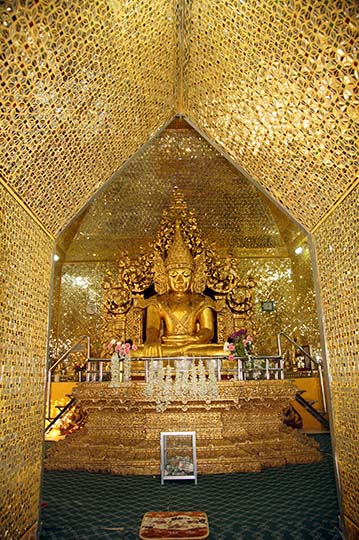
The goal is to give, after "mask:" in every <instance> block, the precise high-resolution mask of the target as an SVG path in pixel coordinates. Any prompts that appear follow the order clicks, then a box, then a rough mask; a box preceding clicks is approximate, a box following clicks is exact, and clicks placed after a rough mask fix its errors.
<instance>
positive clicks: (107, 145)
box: [0, 0, 177, 233]
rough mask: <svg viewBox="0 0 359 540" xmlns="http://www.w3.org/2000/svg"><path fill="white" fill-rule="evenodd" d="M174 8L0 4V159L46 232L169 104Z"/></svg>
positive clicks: (167, 113) (166, 114)
mask: <svg viewBox="0 0 359 540" xmlns="http://www.w3.org/2000/svg"><path fill="white" fill-rule="evenodd" d="M175 15H176V12H175V6H174V3H173V2H168V0H156V1H151V2H117V1H115V0H108V1H107V0H100V1H98V2H93V0H75V1H73V2H71V5H69V4H68V2H66V1H65V0H61V1H59V0H50V1H48V2H26V3H24V2H21V3H20V2H13V1H12V0H5V2H3V3H2V4H1V7H0V18H1V25H2V37H1V49H2V53H3V60H2V62H3V64H2V65H3V72H2V86H1V87H0V100H1V103H2V112H3V117H4V121H5V122H6V126H7V132H6V138H5V139H4V141H3V142H2V145H1V154H0V161H1V163H2V166H3V170H4V173H3V174H4V176H5V178H6V181H7V182H8V184H9V185H10V186H11V187H12V188H13V189H14V190H15V191H16V192H17V193H18V194H19V196H20V197H21V198H22V199H23V200H24V201H25V202H26V204H27V205H28V206H29V207H30V208H31V209H32V211H33V212H34V214H35V215H36V216H37V217H38V218H39V219H40V221H41V222H42V223H43V225H44V226H45V227H46V228H47V229H48V230H49V231H51V232H52V233H55V232H57V231H58V230H59V229H60V228H61V227H62V226H63V225H64V224H66V222H68V221H69V219H70V218H72V216H73V215H74V214H75V213H76V212H77V211H78V210H80V209H81V208H82V206H83V205H84V204H85V203H86V202H87V201H88V199H89V197H90V196H91V195H92V194H93V193H95V192H96V191H97V189H98V188H99V187H101V186H102V184H103V183H104V182H105V181H106V180H107V179H108V178H109V177H110V176H111V174H112V173H113V172H115V171H116V170H117V169H118V168H119V167H120V166H121V165H122V164H123V163H124V162H125V161H126V160H127V159H128V158H129V157H130V156H131V155H132V154H133V153H134V152H135V151H136V150H138V148H139V147H141V146H142V145H143V144H144V143H145V142H147V140H148V139H149V138H150V137H151V136H152V135H153V134H154V133H155V132H156V131H157V130H158V129H159V128H160V127H161V126H162V125H163V124H164V123H166V122H167V121H168V120H169V119H170V118H171V117H172V116H173V115H174V114H175V112H176V110H175V107H176V105H175V94H176V90H175V89H176V88H177V84H176V77H177V72H176V69H177V68H176V55H177V35H176V16H175ZM4 59H5V60H4Z"/></svg>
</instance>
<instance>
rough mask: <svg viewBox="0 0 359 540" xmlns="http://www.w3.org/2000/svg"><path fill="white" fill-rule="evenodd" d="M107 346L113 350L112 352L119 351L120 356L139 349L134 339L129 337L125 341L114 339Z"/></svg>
mask: <svg viewBox="0 0 359 540" xmlns="http://www.w3.org/2000/svg"><path fill="white" fill-rule="evenodd" d="M107 348H108V349H109V350H110V351H112V353H117V355H118V356H119V357H121V356H129V354H130V351H137V345H134V344H133V342H132V339H127V340H126V341H123V342H122V341H117V340H116V339H112V340H111V341H110V343H109V344H108V346H107Z"/></svg>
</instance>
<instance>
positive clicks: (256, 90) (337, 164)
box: [0, 0, 359, 247]
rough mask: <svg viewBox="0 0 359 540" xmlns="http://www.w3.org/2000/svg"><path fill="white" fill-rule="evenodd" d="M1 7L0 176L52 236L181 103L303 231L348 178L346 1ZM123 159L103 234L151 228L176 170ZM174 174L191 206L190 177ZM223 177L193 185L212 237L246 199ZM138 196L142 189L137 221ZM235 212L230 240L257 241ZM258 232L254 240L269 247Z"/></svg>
mask: <svg viewBox="0 0 359 540" xmlns="http://www.w3.org/2000/svg"><path fill="white" fill-rule="evenodd" d="M69 6H70V7H69ZM0 14H1V20H2V28H3V34H2V38H1V39H2V47H1V49H2V51H3V53H4V55H3V58H2V61H3V67H4V69H3V74H2V86H1V87H0V97H1V103H2V112H3V116H4V120H5V122H6V136H5V137H4V141H3V144H2V145H1V156H0V162H1V163H2V164H3V166H2V169H3V170H2V182H3V184H4V185H5V186H6V187H8V189H10V190H12V191H13V192H15V193H16V194H17V195H18V196H19V197H20V198H21V200H22V201H23V203H24V205H25V206H26V207H27V208H29V211H30V212H32V213H33V214H34V215H35V216H36V217H37V218H38V219H39V220H40V221H41V223H42V224H43V226H44V227H45V228H46V230H47V231H48V232H49V234H52V235H56V234H57V233H58V232H59V231H60V230H61V229H62V228H63V227H64V226H65V225H66V224H67V223H68V222H69V221H70V219H71V218H72V217H73V216H75V215H76V214H77V213H78V212H79V211H80V210H81V209H82V208H83V207H84V205H85V204H86V203H87V202H88V200H89V199H90V198H91V196H93V195H94V194H95V193H96V192H97V191H98V190H99V189H100V188H101V187H102V186H103V185H104V184H105V183H106V181H108V179H109V178H110V177H111V176H112V175H113V174H114V173H115V172H116V171H117V170H118V169H119V168H120V167H121V166H122V165H123V164H124V163H126V161H127V160H128V159H129V158H130V157H131V156H133V155H134V154H135V153H136V152H137V151H138V150H139V149H140V148H141V147H143V145H145V144H146V143H147V142H148V141H149V139H150V138H151V137H153V136H154V135H155V134H156V133H158V132H159V130H161V129H162V128H163V126H164V125H166V124H167V123H168V122H169V121H170V120H171V119H172V118H173V117H174V115H175V114H176V113H178V112H180V113H182V114H183V115H184V116H185V117H186V118H187V119H188V120H189V121H190V122H191V123H192V124H193V125H195V126H196V127H197V128H198V129H199V130H200V132H202V133H203V134H205V135H206V136H207V137H208V138H209V139H211V140H212V141H213V142H214V143H215V144H216V145H217V146H218V147H220V148H221V149H222V150H223V151H224V152H225V153H226V154H227V155H228V156H229V157H230V158H231V159H232V160H233V161H234V162H235V163H236V164H238V166H239V167H241V168H242V169H243V170H244V171H246V173H247V175H248V176H250V177H251V178H253V179H254V180H255V181H256V182H257V183H258V184H259V185H261V186H262V187H263V189H264V190H266V191H267V192H268V193H270V194H271V195H272V196H273V197H274V198H275V199H276V200H277V201H279V202H280V203H281V204H282V205H283V206H284V207H285V208H286V209H287V210H288V211H289V212H290V213H291V214H292V215H293V216H294V217H295V218H296V219H297V220H298V221H299V222H300V223H302V224H303V225H304V226H305V227H307V228H308V229H313V227H316V225H317V224H318V222H320V220H322V219H324V218H325V216H326V215H327V213H328V211H330V209H331V208H333V207H334V206H335V205H336V204H337V202H338V201H339V200H341V198H343V197H345V196H346V194H348V192H350V190H351V189H352V188H353V187H354V185H356V184H357V183H358V177H357V175H358V152H357V151H358V144H357V133H358V129H357V124H358V117H359V112H358V111H359V88H358V80H359V75H358V50H357V46H358V45H357V44H358V37H359V36H358V27H359V25H358V10H357V2H354V1H352V0H343V1H340V2H338V1H337V0H327V1H325V2H323V0H291V1H290V2H278V3H277V2H273V1H272V0H263V1H262V2H260V3H258V2H257V1H256V0H247V1H241V2H238V1H237V0H227V1H226V2H218V1H217V0H193V1H192V2H186V1H185V0H179V1H173V2H169V1H168V0H151V1H137V0H134V1H132V2H122V1H121V2H120V1H118V0H98V1H97V2H93V0H73V1H72V2H71V4H70V5H69V4H68V3H67V2H62V1H61V2H59V1H58V0H48V1H47V2H26V3H23V2H13V0H5V1H4V2H2V4H1V7H0ZM163 137H164V136H161V139H160V140H161V141H162V143H163V141H164V138H163ZM165 147H166V145H165V144H164V147H163V148H162V149H161V152H162V156H163V155H165V154H166V149H165ZM151 148H154V147H151V146H150V145H149V146H147V148H146V149H145V151H144V155H146V152H147V155H150V153H151ZM197 150H198V149H197ZM191 151H192V150H191ZM141 155H142V154H141ZM136 159H137V158H136ZM141 159H142V161H141ZM151 159H152V156H151ZM169 161H170V160H167V162H166V167H167V166H170V163H168V162H169ZM131 167H132V169H131ZM131 167H129V168H128V169H126V171H124V172H123V174H124V175H125V177H126V178H125V177H124V179H123V181H122V182H119V183H118V187H117V188H115V185H116V184H115V183H114V184H113V187H112V188H111V189H113V190H116V189H117V190H118V191H117V193H116V194H115V195H116V198H117V197H118V213H119V214H121V217H120V218H119V219H120V223H121V220H122V228H121V227H120V228H118V229H116V230H117V231H118V233H116V234H118V235H119V236H122V235H124V236H126V234H127V233H126V227H128V223H130V222H131V223H133V224H134V231H133V234H134V235H136V234H138V231H139V230H141V228H142V229H143V230H144V231H145V232H146V235H147V234H149V236H150V235H151V234H152V229H153V227H154V224H155V221H156V220H157V219H158V215H159V210H160V209H161V208H162V207H164V206H165V204H166V200H167V198H168V196H169V193H170V191H171V190H172V187H173V184H174V183H175V182H176V181H177V178H176V179H175V177H176V175H175V174H174V173H173V174H172V175H170V179H168V180H166V178H165V177H166V174H164V171H163V170H162V169H161V168H160V172H161V174H160V175H159V177H158V178H157V180H155V179H154V176H153V175H154V174H155V172H156V174H157V173H158V170H157V171H156V168H155V163H154V164H153V167H152V169H151V172H149V170H148V169H147V168H146V167H148V165H146V166H145V158H144V157H142V158H141V157H138V159H137V161H133V162H132V165H131ZM136 167H137V173H136V172H135V171H134V168H136ZM203 167H204V165H203ZM208 167H209V166H208V165H207V168H208ZM223 167H224V165H223ZM141 171H142V172H141ZM121 174H122V173H121ZM126 175H127V176H126ZM131 175H132V176H131ZM139 175H142V179H141V181H140V180H139ZM151 175H152V176H151ZM134 176H135V177H136V179H135V180H134ZM178 177H181V174H180V173H178ZM159 178H161V182H160V180H159ZM178 182H182V183H183V186H182V188H183V190H184V191H185V194H186V195H187V196H188V197H189V198H190V199H191V200H192V201H193V205H194V206H198V200H199V198H200V194H201V195H202V193H201V192H200V190H199V182H200V181H199V180H197V179H194V178H191V179H189V178H187V180H184V178H182V177H181V179H180V180H178ZM221 182H222V177H221V178H219V177H218V176H216V178H215V179H214V178H213V179H212V178H207V182H205V183H204V184H203V189H205V190H206V198H207V199H208V201H212V202H211V203H208V204H209V205H208V209H207V211H206V220H208V224H207V227H210V226H211V227H212V230H213V227H216V233H215V236H216V238H215V240H216V241H219V242H222V241H223V238H224V236H225V235H224V233H223V231H224V230H225V229H226V228H230V227H231V228H233V223H234V217H233V216H234V215H236V216H237V220H238V216H241V215H243V212H244V213H246V212H247V211H248V208H249V207H251V208H252V207H253V204H254V203H253V200H254V195H253V188H252V187H251V186H249V185H247V189H246V190H243V189H242V186H243V185H244V184H243V178H239V176H238V177H237V178H231V179H230V175H229V176H228V177H226V180H225V181H223V184H224V185H223V187H222V188H221V190H220V197H218V198H217V199H216V197H215V195H214V193H215V192H216V190H217V188H218V185H219V183H221ZM238 193H240V196H237V197H235V196H233V195H234V194H235V195H238ZM136 197H137V200H138V201H139V202H138V205H140V206H141V205H144V199H145V197H146V199H147V198H148V199H147V200H146V203H147V204H148V206H147V210H145V211H144V212H143V213H142V214H143V217H141V218H140V217H139V212H138V210H139V207H140V206H137V208H135V206H136V205H132V206H131V212H130V205H129V200H135V199H136ZM105 199H106V197H105V198H104V200H105ZM102 204H105V203H104V202H103V203H102ZM256 204H257V203H256ZM141 208H142V206H141ZM257 208H258V209H260V210H259V222H258V223H259V224H258V227H259V228H260V226H261V224H262V212H264V210H263V208H265V207H264V206H263V205H262V206H261V205H260V204H259V202H258V206H257ZM103 211H104V212H107V210H106V209H103ZM150 211H151V212H152V213H153V218H151V219H152V221H151V220H150V219H149V218H148V216H149V213H150ZM204 215H205V214H204V213H203V214H202V218H201V219H202V222H203V225H204V221H205V220H204V217H203V216H204ZM215 215H217V216H218V215H220V216H221V218H220V221H218V218H216V217H215ZM125 218H126V220H125ZM113 219H115V218H113ZM142 220H143V221H142ZM125 221H126V224H125ZM239 222H240V220H239ZM236 223H238V221H237V222H236ZM245 223H246V224H245ZM245 223H243V222H241V230H240V231H239V229H236V228H234V229H233V235H234V237H235V242H238V245H239V246H242V247H243V246H244V245H252V243H253V238H254V237H255V238H258V230H257V229H256V228H255V226H254V225H253V223H252V222H251V221H250V220H249V221H246V220H245ZM249 223H251V224H250V225H248V224H249ZM236 227H239V225H238V224H237V225H236ZM246 227H247V228H246ZM269 229H270V230H268V231H265V234H264V235H263V239H264V238H266V240H265V241H264V240H263V242H264V243H265V242H269V243H270V242H272V243H273V242H274V243H275V241H276V240H275V236H276V234H277V233H273V229H271V225H270V226H269ZM270 238H271V240H269V239H270Z"/></svg>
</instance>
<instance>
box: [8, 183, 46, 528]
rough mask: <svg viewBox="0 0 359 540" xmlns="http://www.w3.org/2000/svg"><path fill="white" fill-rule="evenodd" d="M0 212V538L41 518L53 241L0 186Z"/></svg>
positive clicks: (28, 526)
mask: <svg viewBox="0 0 359 540" xmlns="http://www.w3.org/2000/svg"><path fill="white" fill-rule="evenodd" d="M0 207H1V231H0V232H1V234H0V253H1V257H0V276H1V290H0V306H1V308H0V334H1V339H0V372H1V391H0V409H1V415H2V416H1V418H2V420H1V455H2V458H1V460H0V477H1V484H2V485H1V499H0V507H1V516H0V537H1V538H20V537H21V536H22V534H23V533H25V531H27V530H28V529H29V528H30V527H32V526H33V524H34V523H35V521H36V520H37V516H38V505H39V497H40V475H41V461H42V439H43V433H42V427H43V405H44V370H45V346H46V333H47V315H48V296H49V287H50V270H51V250H52V242H51V240H50V239H49V238H48V236H47V235H46V234H45V233H44V232H43V231H42V229H40V227H39V226H38V224H37V223H36V222H34V221H32V219H31V218H30V216H29V215H28V214H27V213H26V212H25V211H24V210H23V208H22V207H20V206H19V204H18V203H17V202H16V201H15V200H14V199H13V198H12V197H11V196H10V195H9V193H8V192H7V191H6V190H5V189H3V188H2V187H0ZM25 238H26V240H25ZM22 239H23V240H22ZM15 509H16V510H15ZM14 511H15V512H16V519H15V520H14Z"/></svg>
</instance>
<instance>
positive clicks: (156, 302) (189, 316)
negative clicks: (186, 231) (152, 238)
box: [137, 223, 224, 357]
mask: <svg viewBox="0 0 359 540" xmlns="http://www.w3.org/2000/svg"><path fill="white" fill-rule="evenodd" d="M159 269H160V272H159V274H160V277H159V279H160V280H161V279H162V283H163V278H165V285H166V289H167V290H166V292H164V293H163V294H158V295H155V296H153V297H152V298H150V299H149V300H148V302H147V308H146V340H145V343H144V346H143V348H141V349H140V348H139V350H138V352H137V356H141V357H162V356H177V357H178V356H209V355H211V356H212V355H216V356H223V354H224V353H223V345H219V344H215V343H211V340H212V339H213V336H214V313H213V300H212V299H211V298H209V297H207V296H205V295H204V294H201V293H199V292H196V291H195V290H194V289H195V287H194V284H195V281H196V280H195V275H194V270H195V268H194V261H193V257H192V255H191V253H190V251H189V249H188V248H187V246H186V245H185V243H184V241H183V238H182V235H181V231H180V226H179V223H176V231H175V236H174V240H173V243H172V246H171V247H170V249H169V250H168V255H167V258H166V261H165V262H163V261H162V268H161V262H159V261H157V272H158V271H159ZM197 281H198V280H197Z"/></svg>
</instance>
